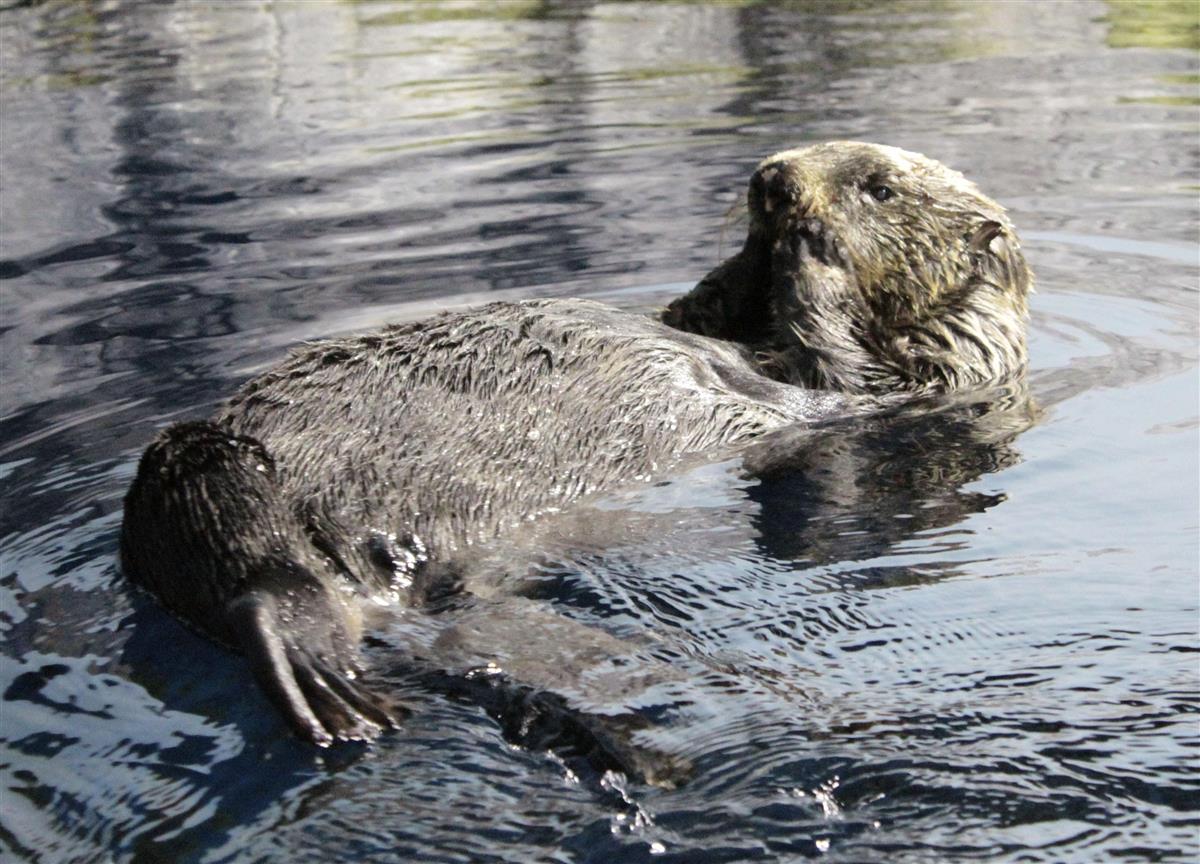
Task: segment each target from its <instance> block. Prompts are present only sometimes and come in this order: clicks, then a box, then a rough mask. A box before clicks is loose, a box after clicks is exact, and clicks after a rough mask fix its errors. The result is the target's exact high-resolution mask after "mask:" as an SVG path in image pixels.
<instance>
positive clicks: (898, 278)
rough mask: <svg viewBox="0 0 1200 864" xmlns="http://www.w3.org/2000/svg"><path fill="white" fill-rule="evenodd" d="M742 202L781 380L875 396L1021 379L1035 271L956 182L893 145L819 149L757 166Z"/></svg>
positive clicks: (771, 359) (1003, 228)
mask: <svg viewBox="0 0 1200 864" xmlns="http://www.w3.org/2000/svg"><path fill="white" fill-rule="evenodd" d="M747 203H748V206H749V210H750V220H751V221H750V238H749V240H748V242H747V248H746V250H745V251H744V252H743V254H744V255H750V254H753V255H755V256H756V257H757V258H758V260H759V261H760V265H759V268H758V272H759V273H760V274H762V275H763V276H766V277H767V278H766V279H765V280H764V281H765V282H766V284H765V285H763V286H762V287H763V288H766V289H767V290H766V294H767V296H766V297H765V298H764V299H765V301H766V302H765V304H764V306H765V309H764V310H763V311H764V312H765V314H766V317H767V319H768V321H769V322H770V325H769V326H770V333H769V336H768V348H767V350H766V351H764V352H763V355H762V356H763V358H764V359H763V363H764V369H765V370H766V371H768V372H769V373H770V374H773V375H774V376H775V377H779V378H782V379H784V380H787V381H790V382H792V383H796V384H802V385H804V386H808V387H819V388H830V389H837V390H843V391H849V392H859V393H880V392H894V391H896V390H950V389H955V388H960V387H965V386H971V385H975V384H981V383H985V382H989V381H996V380H1002V379H1004V378H1006V377H1009V376H1011V375H1012V374H1014V373H1016V372H1019V371H1020V370H1021V369H1022V368H1023V367H1024V364H1025V357H1026V355H1025V317H1026V300H1027V295H1028V293H1029V291H1030V288H1031V284H1032V278H1031V275H1030V272H1029V269H1028V267H1027V266H1026V263H1025V259H1024V257H1023V256H1022V254H1021V250H1020V246H1019V244H1018V242H1017V238H1016V235H1015V233H1014V231H1013V227H1012V224H1011V223H1010V222H1009V220H1008V217H1007V216H1006V215H1005V212H1004V209H1003V208H1002V207H1001V206H1000V205H998V204H996V203H995V202H994V201H992V200H991V199H989V198H988V197H986V196H985V195H983V194H982V193H981V192H980V191H979V190H978V189H976V188H975V186H974V184H972V183H970V182H969V181H968V180H966V178H964V177H963V176H962V175H961V174H959V173H958V172H956V171H951V170H950V169H948V168H946V167H945V166H943V165H941V164H940V163H938V162H935V161H934V160H932V159H928V158H926V157H924V156H921V155H918V154H916V153H908V152H906V151H904V150H899V149H896V148H894V147H883V146H878V145H874V144H862V143H857V142H834V143H828V144H819V145H816V146H813V147H806V148H803V149H796V150H787V151H784V152H782V153H777V154H775V155H774V156H771V157H770V158H768V159H766V160H764V161H763V162H762V163H761V164H760V165H759V167H758V170H757V171H756V172H755V173H754V176H753V178H752V179H751V181H750V190H749V193H748V197H747ZM763 259H766V260H767V261H769V266H767V267H763V266H762V263H761V262H763ZM760 290H761V289H760ZM760 296H761V295H760Z"/></svg>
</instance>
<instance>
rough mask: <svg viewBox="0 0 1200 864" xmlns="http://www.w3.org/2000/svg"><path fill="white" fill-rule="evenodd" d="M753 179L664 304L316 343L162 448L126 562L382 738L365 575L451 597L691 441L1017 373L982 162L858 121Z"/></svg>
mask: <svg viewBox="0 0 1200 864" xmlns="http://www.w3.org/2000/svg"><path fill="white" fill-rule="evenodd" d="M884 181H886V182H887V183H889V184H891V185H892V186H893V187H894V188H895V189H896V191H897V193H898V197H897V199H896V200H897V201H898V203H896V204H895V205H894V206H892V207H890V208H888V207H887V204H888V203H891V202H875V201H869V200H868V199H867V198H866V197H864V196H865V192H866V190H867V189H869V188H870V184H872V183H880V182H884ZM747 203H748V209H749V213H750V228H749V234H748V237H747V240H746V244H745V246H744V248H743V249H742V251H741V252H740V253H739V254H738V255H736V256H734V257H733V258H731V259H730V260H729V261H727V262H725V263H724V264H722V265H721V266H720V267H718V268H717V269H716V270H714V271H713V272H712V273H711V274H709V275H708V276H707V277H706V278H705V279H704V280H703V281H701V282H700V284H699V285H697V286H696V288H695V289H693V291H692V292H690V293H689V294H688V295H686V296H685V297H683V298H680V299H679V300H677V301H675V302H674V303H672V304H671V306H670V307H669V308H668V309H667V310H666V311H665V312H664V313H663V316H662V321H657V320H652V319H650V318H648V317H646V316H639V315H634V314H630V313H625V312H621V311H619V310H615V309H612V308H609V307H606V306H603V305H601V304H598V303H592V302H588V301H582V300H542V301H530V302H526V303H511V304H504V303H499V304H493V305H490V306H485V307H483V308H481V309H478V310H474V311H470V312H465V313H452V314H445V315H441V316H438V317H436V318H433V319H431V320H429V321H423V322H419V323H414V324H406V325H400V326H394V327H389V328H386V329H384V330H382V331H380V332H377V333H372V334H367V335H363V336H357V337H352V338H347V339H340V340H334V341H329V342H323V343H318V344H314V345H309V346H305V347H303V348H301V349H299V350H298V351H296V352H295V353H294V354H293V355H292V357H291V358H289V359H288V360H286V361H285V362H284V363H282V364H281V365H280V366H278V367H277V368H275V369H273V370H271V371H269V372H267V373H265V374H264V375H261V376H259V377H258V378H255V379H254V380H252V381H250V382H249V383H247V384H246V385H245V386H244V387H242V388H241V390H240V391H239V392H238V393H237V394H236V395H235V396H234V397H233V398H232V399H231V400H230V401H229V403H228V404H227V405H226V406H225V407H224V408H223V409H222V410H221V412H220V413H219V414H218V416H217V417H215V418H214V419H213V420H212V421H211V422H209V421H203V422H194V423H185V424H180V425H176V426H173V427H171V428H169V429H167V430H165V431H164V432H163V433H162V434H161V435H160V436H159V438H158V439H157V440H156V441H155V442H154V443H153V444H152V445H151V446H150V447H149V449H148V450H147V451H146V453H145V455H144V456H143V458H142V460H141V463H140V465H139V468H138V475H137V478H136V479H135V481H134V483H133V486H132V487H131V489H130V491H129V493H128V496H127V498H126V502H125V520H124V524H123V528H122V542H121V553H122V561H123V567H124V570H125V572H126V574H127V575H128V576H129V578H130V579H131V580H133V581H134V582H136V583H138V584H140V585H142V586H144V587H146V588H147V589H149V590H150V591H151V592H152V593H154V594H155V596H157V597H158V598H159V599H160V601H161V602H162V603H163V604H164V605H165V606H167V607H168V608H169V609H171V610H172V611H173V612H175V613H176V614H177V615H179V616H180V617H182V618H183V619H184V620H185V621H187V622H189V623H190V624H192V625H193V626H196V627H198V628H199V629H201V630H203V631H204V632H206V633H208V634H209V635H211V636H212V637H214V638H216V639H218V640H220V641H222V642H224V643H226V644H229V645H231V646H232V647H235V648H237V649H239V650H241V651H242V652H243V653H244V654H245V655H246V656H247V658H248V659H249V661H250V663H251V667H252V668H253V669H254V671H255V674H256V676H257V678H258V680H259V682H260V684H261V685H262V687H263V688H264V690H265V691H266V693H267V694H268V695H269V696H270V697H271V699H272V700H273V701H274V702H275V704H276V705H277V706H278V707H279V708H280V710H281V711H282V713H283V714H284V716H285V717H286V718H287V720H288V721H289V723H290V725H291V726H292V728H293V729H294V730H295V731H296V732H297V734H299V735H300V736H301V737H304V738H307V739H309V740H311V741H314V742H317V743H322V744H324V743H329V742H331V741H333V740H340V739H354V738H369V737H371V736H373V735H374V734H377V733H378V732H379V731H380V730H381V729H383V728H386V727H388V726H390V725H393V724H394V723H395V722H397V720H398V719H399V718H400V717H401V716H402V714H403V710H402V709H401V708H399V707H397V706H395V705H392V704H391V703H390V702H389V701H388V700H387V699H386V698H385V697H383V696H382V695H380V694H378V693H374V692H373V691H371V690H369V689H367V688H364V687H362V686H361V685H360V684H359V683H358V682H357V681H356V679H355V671H356V668H357V642H358V637H359V633H358V624H357V618H356V615H355V610H356V608H357V600H358V598H361V597H364V596H368V595H371V596H378V595H381V594H383V595H391V596H393V597H396V598H399V599H404V600H407V601H408V602H409V603H412V604H414V605H421V604H425V603H430V602H434V601H437V600H438V599H439V598H440V597H442V596H444V595H446V594H451V595H452V594H453V593H454V592H455V591H457V590H458V588H459V586H458V584H457V581H456V575H455V574H456V573H457V572H459V567H460V564H461V562H463V561H465V560H467V559H469V558H470V556H471V554H472V550H473V549H475V548H477V547H479V546H480V545H481V544H485V543H486V542H487V541H489V540H492V539H494V538H497V537H500V536H503V535H506V534H508V533H511V532H513V531H514V530H515V529H517V528H518V527H519V526H520V525H521V524H522V523H524V522H526V521H528V520H532V519H536V518H537V517H539V516H541V515H544V514H547V513H551V512H555V511H558V510H561V509H563V508H566V507H568V506H569V505H570V504H571V503H572V502H574V501H576V500H578V499H580V498H582V497H584V496H586V495H587V494H589V493H591V492H595V491H598V490H601V489H611V488H614V487H616V486H619V485H621V484H624V483H630V482H635V481H638V480H643V481H644V480H646V479H649V478H651V477H653V476H656V475H660V474H662V473H663V472H665V471H667V470H669V469H670V467H671V466H672V464H674V463H676V462H677V460H678V459H679V458H680V457H681V456H682V455H683V454H687V453H711V454H714V455H716V454H719V453H721V452H728V451H730V450H731V449H732V448H735V447H737V446H739V445H741V444H743V443H746V442H750V441H753V440H756V439H760V438H761V437H762V436H763V435H764V433H766V432H769V431H771V430H775V429H781V428H784V427H788V426H794V425H795V424H798V423H799V424H804V423H813V422H815V421H819V420H822V419H824V418H830V417H835V416H843V415H846V414H866V413H868V412H870V411H873V410H875V409H877V408H878V407H879V406H880V405H881V404H883V402H885V401H887V400H888V399H889V398H891V397H894V395H895V394H897V393H914V392H928V391H934V390H952V389H958V388H963V387H969V386H973V385H976V384H981V383H985V382H995V381H998V380H1003V379H1005V378H1008V377H1011V376H1014V375H1018V374H1019V373H1020V371H1021V369H1022V367H1023V365H1024V359H1025V353H1024V351H1025V349H1024V315H1025V297H1026V294H1027V292H1028V290H1029V286H1030V277H1029V274H1028V270H1027V268H1026V267H1025V264H1024V260H1023V259H1022V258H1021V256H1020V252H1019V247H1018V246H1017V243H1016V239H1015V235H1014V234H1013V232H1012V228H1011V225H1010V224H1009V223H1008V221H1007V217H1006V216H1005V215H1004V212H1003V210H1002V209H1001V208H1000V207H999V206H998V205H996V204H994V203H993V202H991V201H989V200H988V199H986V198H984V197H983V196H982V195H981V194H979V193H978V192H977V191H976V190H975V189H974V187H973V186H971V185H970V184H969V183H967V181H965V180H963V179H962V178H961V176H960V175H957V174H955V173H954V172H950V171H948V170H947V169H945V168H943V167H942V166H940V165H938V164H937V163H934V162H931V161H929V160H924V159H923V157H917V156H914V155H913V154H905V153H903V151H895V150H892V149H890V148H880V147H877V146H875V145H864V144H848V143H844V142H843V143H839V144H832V145H823V146H821V147H817V148H810V149H808V150H803V151H787V152H785V153H782V154H778V155H776V156H775V157H772V158H771V159H768V160H766V161H765V162H764V163H763V164H762V165H761V166H760V168H759V170H758V171H756V172H755V175H754V177H753V178H752V180H751V185H750V191H749V193H748V198H747ZM776 461H779V460H776ZM786 461H787V460H786V458H785V459H783V462H786ZM750 462H751V464H753V463H754V459H751V460H750ZM756 468H757V469H758V470H760V471H764V472H765V471H767V470H769V466H768V465H767V464H766V463H763V464H759V465H756ZM426 674H427V676H428V675H429V674H433V673H428V672H427V673H426ZM434 677H435V678H436V677H437V676H436V675H434ZM468 689H469V688H468ZM514 692H515V691H514ZM525 698H526V697H524V696H522V697H521V699H525ZM518 701H520V700H518ZM522 704H524V703H522ZM538 704H540V705H543V708H544V707H545V706H546V705H557V704H558V703H556V702H554V701H553V700H550V701H549V702H547V701H545V700H542V701H540V702H539V703H538ZM564 710H565V709H564ZM501 713H503V712H501ZM564 716H565V715H564ZM559 725H560V726H561V727H562V728H569V729H574V730H577V731H578V730H580V729H588V728H591V725H589V722H585V721H583V720H579V719H578V718H577V719H576V720H572V721H571V722H566V723H563V724H559ZM556 728H557V727H556ZM597 740H599V739H597ZM585 749H586V748H585ZM601 749H602V750H603V749H604V748H603V747H602V748H601ZM605 752H610V753H616V754H617V755H614V756H612V758H613V759H615V760H616V761H617V762H620V761H621V758H622V757H621V756H620V755H619V754H620V753H621V752H627V750H622V748H621V747H616V748H615V749H614V748H611V747H610V748H608V750H605ZM643 773H646V772H643Z"/></svg>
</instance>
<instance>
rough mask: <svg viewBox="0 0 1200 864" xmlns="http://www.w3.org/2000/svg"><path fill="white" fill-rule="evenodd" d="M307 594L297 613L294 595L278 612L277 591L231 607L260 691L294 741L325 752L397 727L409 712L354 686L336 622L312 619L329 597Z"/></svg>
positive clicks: (344, 641)
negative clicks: (326, 748) (332, 746)
mask: <svg viewBox="0 0 1200 864" xmlns="http://www.w3.org/2000/svg"><path fill="white" fill-rule="evenodd" d="M302 593H303V594H307V595H308V596H307V598H306V599H307V602H305V603H304V604H303V605H304V606H305V607H306V608H304V609H303V611H302V612H301V613H300V614H297V612H298V611H299V610H297V609H296V608H295V606H296V604H295V602H294V601H295V595H293V597H292V598H289V599H290V600H291V601H292V602H291V603H289V604H288V605H289V606H291V607H292V608H286V607H285V608H282V609H281V606H280V604H279V603H278V602H277V596H276V595H275V593H274V592H272V591H261V590H260V591H251V592H249V593H247V594H244V595H242V596H240V597H238V598H237V599H235V600H234V601H233V602H232V603H230V604H229V610H228V612H229V619H230V623H231V624H232V625H233V629H234V630H235V632H236V633H237V634H238V639H239V647H240V648H241V650H242V653H243V654H244V655H245V657H246V660H247V661H248V662H249V664H250V668H251V670H252V671H253V673H254V677H255V679H256V680H257V681H258V684H259V686H260V687H262V689H263V692H264V693H266V695H267V697H268V698H269V699H270V700H271V702H272V703H274V705H275V707H276V708H278V709H279V711H280V713H281V714H283V716H284V718H285V719H286V720H287V722H288V725H289V726H291V728H292V731H293V732H294V733H295V734H296V735H297V737H299V738H302V739H304V740H306V741H311V742H312V743H314V744H318V745H320V746H327V745H329V744H332V743H334V742H335V741H368V740H370V739H372V738H374V737H376V736H377V735H378V734H379V733H380V732H382V731H384V730H386V729H394V728H395V727H396V726H397V724H398V722H399V720H400V719H402V718H403V717H404V716H406V715H407V713H408V712H407V709H405V708H403V707H402V706H399V705H396V704H395V703H393V702H391V701H390V700H388V699H387V698H386V697H384V696H382V695H380V694H378V693H375V692H373V691H371V690H369V689H367V688H365V687H363V686H362V685H361V684H359V683H358V682H357V681H356V680H354V678H353V677H352V676H353V675H354V674H355V672H356V669H355V667H356V666H357V665H358V664H357V663H356V662H355V661H354V660H353V657H352V656H348V655H350V654H351V652H348V651H347V650H345V649H346V647H347V645H348V641H347V639H346V634H345V633H343V632H341V630H342V628H341V627H340V625H339V623H338V618H337V616H336V615H333V616H329V615H321V614H314V613H318V612H321V611H323V610H322V609H321V607H322V606H325V605H326V603H325V601H326V599H327V598H324V597H321V596H320V591H319V589H318V591H316V592H302ZM314 607H316V608H314ZM300 621H303V624H304V626H303V627H297V626H296V625H297V623H299V622H300ZM330 622H333V624H332V626H330ZM301 633H303V636H304V641H303V644H302V643H301V642H300V641H299V640H298V639H297V638H296V637H297V636H298V635H300V634H301Z"/></svg>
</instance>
